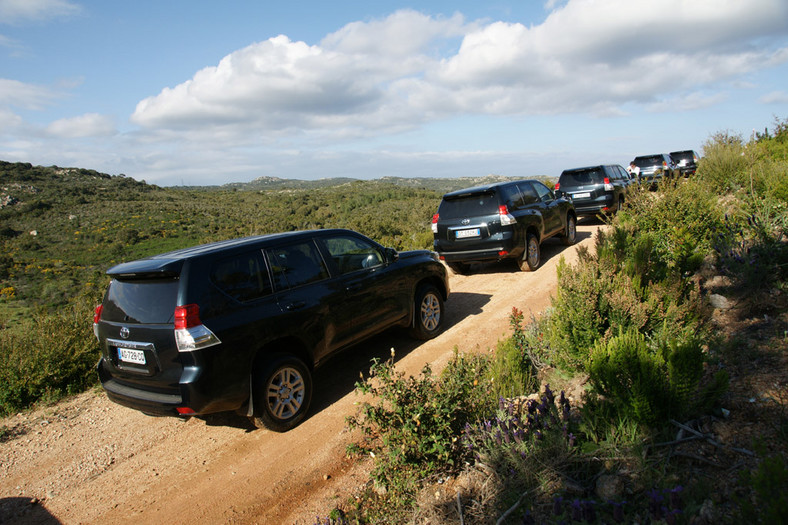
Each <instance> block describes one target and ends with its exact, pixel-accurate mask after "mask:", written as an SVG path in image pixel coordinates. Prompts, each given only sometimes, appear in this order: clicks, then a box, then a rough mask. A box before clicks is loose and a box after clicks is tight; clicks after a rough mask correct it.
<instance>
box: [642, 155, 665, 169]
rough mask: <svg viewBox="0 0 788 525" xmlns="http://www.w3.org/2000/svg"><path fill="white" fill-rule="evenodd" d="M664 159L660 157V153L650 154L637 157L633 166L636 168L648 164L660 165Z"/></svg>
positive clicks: (647, 165)
mask: <svg viewBox="0 0 788 525" xmlns="http://www.w3.org/2000/svg"><path fill="white" fill-rule="evenodd" d="M664 160H665V159H663V158H662V155H651V156H648V157H637V158H636V159H635V166H637V167H638V168H644V167H649V166H657V165H659V166H661V165H662V163H663V162H664Z"/></svg>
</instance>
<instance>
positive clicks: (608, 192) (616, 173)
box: [555, 164, 634, 216]
mask: <svg viewBox="0 0 788 525" xmlns="http://www.w3.org/2000/svg"><path fill="white" fill-rule="evenodd" d="M633 182H634V181H633V180H632V179H630V177H629V174H628V173H627V171H626V170H625V169H624V168H622V167H621V166H619V165H616V164H611V165H606V166H589V167H586V168H574V169H571V170H564V171H563V172H562V173H561V176H560V177H558V182H557V183H556V184H555V194H556V195H567V196H569V198H571V199H572V204H574V206H575V211H576V212H577V215H578V216H582V215H597V214H599V213H613V212H615V211H618V210H620V209H621V207H622V206H623V205H624V201H625V200H626V195H627V191H628V190H629V186H630V185H631V184H632V183H633Z"/></svg>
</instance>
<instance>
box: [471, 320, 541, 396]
mask: <svg viewBox="0 0 788 525" xmlns="http://www.w3.org/2000/svg"><path fill="white" fill-rule="evenodd" d="M522 322H523V313H522V312H521V311H519V310H518V309H516V308H513V309H512V313H511V314H510V315H509V325H510V326H511V327H512V336H511V337H508V338H506V339H502V340H500V341H498V345H497V346H496V350H495V357H494V358H493V359H492V361H491V363H490V366H489V367H488V368H487V374H486V378H489V379H485V381H484V383H485V384H486V385H489V388H490V389H491V395H493V396H494V397H497V398H505V397H509V398H511V397H516V396H519V395H522V394H524V393H530V392H534V391H536V389H537V386H538V380H537V377H536V367H535V365H534V360H533V357H532V356H534V354H535V353H537V352H538V350H537V349H534V348H532V345H533V344H534V342H532V339H533V338H532V337H531V335H532V334H529V333H528V331H527V330H528V329H527V328H526V329H523V326H522Z"/></svg>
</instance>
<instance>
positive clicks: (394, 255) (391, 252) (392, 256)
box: [385, 248, 399, 263]
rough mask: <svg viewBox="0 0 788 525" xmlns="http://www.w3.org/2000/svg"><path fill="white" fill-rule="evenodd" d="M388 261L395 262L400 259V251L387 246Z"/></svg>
mask: <svg viewBox="0 0 788 525" xmlns="http://www.w3.org/2000/svg"><path fill="white" fill-rule="evenodd" d="M385 255H386V261H387V262H390V263H393V262H395V261H397V259H399V252H398V251H397V250H395V249H394V248H386V249H385Z"/></svg>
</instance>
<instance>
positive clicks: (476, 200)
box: [438, 193, 498, 219]
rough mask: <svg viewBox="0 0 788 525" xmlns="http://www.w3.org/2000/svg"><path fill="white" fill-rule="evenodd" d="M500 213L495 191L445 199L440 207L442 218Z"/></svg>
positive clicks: (439, 211) (439, 212)
mask: <svg viewBox="0 0 788 525" xmlns="http://www.w3.org/2000/svg"><path fill="white" fill-rule="evenodd" d="M496 213H498V198H497V197H496V195H495V194H493V193H475V194H472V195H463V196H462V197H456V198H452V199H444V200H443V202H442V203H441V205H440V208H439V209H438V214H439V215H440V218H441V219H460V218H463V217H476V216H479V215H494V214H496Z"/></svg>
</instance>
